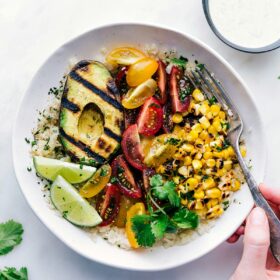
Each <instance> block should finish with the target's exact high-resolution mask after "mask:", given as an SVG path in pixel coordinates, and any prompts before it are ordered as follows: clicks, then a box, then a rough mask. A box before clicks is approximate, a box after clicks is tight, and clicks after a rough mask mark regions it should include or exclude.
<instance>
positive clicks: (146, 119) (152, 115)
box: [137, 97, 163, 136]
mask: <svg viewBox="0 0 280 280" xmlns="http://www.w3.org/2000/svg"><path fill="white" fill-rule="evenodd" d="M162 122H163V110H162V108H161V105H160V103H159V102H158V100H157V99H155V98H154V97H150V98H149V99H147V100H146V102H145V103H144V105H143V107H142V110H141V112H140V114H139V116H138V119H137V125H138V131H139V133H140V134H143V135H146V136H151V135H155V134H156V133H157V132H158V131H159V130H160V128H161V127H162Z"/></svg>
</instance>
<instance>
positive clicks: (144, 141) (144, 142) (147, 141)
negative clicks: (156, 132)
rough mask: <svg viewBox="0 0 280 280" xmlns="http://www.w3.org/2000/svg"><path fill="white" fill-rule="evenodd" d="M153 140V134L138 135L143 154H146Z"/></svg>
mask: <svg viewBox="0 0 280 280" xmlns="http://www.w3.org/2000/svg"><path fill="white" fill-rule="evenodd" d="M153 140H154V137H153V136H141V137H140V143H141V147H142V151H143V154H144V156H146V155H147V154H148V153H149V150H150V148H151V145H152V143H153Z"/></svg>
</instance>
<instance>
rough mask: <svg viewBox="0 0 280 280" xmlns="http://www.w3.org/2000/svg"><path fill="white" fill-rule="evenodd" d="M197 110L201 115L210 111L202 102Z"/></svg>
mask: <svg viewBox="0 0 280 280" xmlns="http://www.w3.org/2000/svg"><path fill="white" fill-rule="evenodd" d="M199 111H200V113H201V114H202V115H203V116H206V115H207V113H208V112H209V111H210V107H209V105H208V104H202V105H201V106H200V107H199Z"/></svg>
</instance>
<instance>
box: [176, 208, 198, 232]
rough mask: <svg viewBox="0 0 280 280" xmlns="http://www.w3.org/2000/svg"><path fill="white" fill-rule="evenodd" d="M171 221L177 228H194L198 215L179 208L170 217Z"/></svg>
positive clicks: (196, 224)
mask: <svg viewBox="0 0 280 280" xmlns="http://www.w3.org/2000/svg"><path fill="white" fill-rule="evenodd" d="M172 221H173V222H174V223H175V224H176V226H177V227H178V228H183V229H187V228H196V227H197V226H198V223H199V219H198V215H197V214H196V213H195V212H192V211H189V210H188V209H186V208H181V209H180V210H179V211H177V212H176V213H175V214H174V216H173V217H172Z"/></svg>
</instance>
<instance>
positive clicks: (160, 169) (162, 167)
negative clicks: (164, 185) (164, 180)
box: [156, 165, 165, 173]
mask: <svg viewBox="0 0 280 280" xmlns="http://www.w3.org/2000/svg"><path fill="white" fill-rule="evenodd" d="M156 171H157V173H164V172H165V167H164V166H163V165H160V166H159V167H157V169H156Z"/></svg>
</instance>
